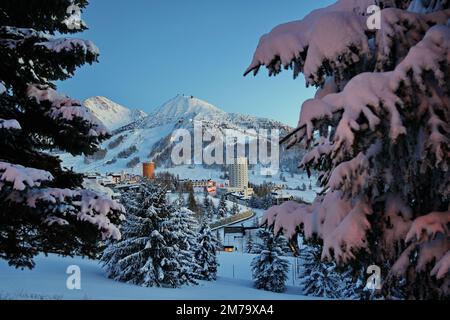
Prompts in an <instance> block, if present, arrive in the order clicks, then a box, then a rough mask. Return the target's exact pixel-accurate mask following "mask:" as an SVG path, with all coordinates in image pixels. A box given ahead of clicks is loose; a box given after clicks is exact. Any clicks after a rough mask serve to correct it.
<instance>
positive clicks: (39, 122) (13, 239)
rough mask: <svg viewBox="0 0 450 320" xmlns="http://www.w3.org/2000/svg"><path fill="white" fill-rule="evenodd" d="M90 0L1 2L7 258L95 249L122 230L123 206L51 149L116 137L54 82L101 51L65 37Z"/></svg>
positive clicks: (28, 261) (0, 171)
mask: <svg viewBox="0 0 450 320" xmlns="http://www.w3.org/2000/svg"><path fill="white" fill-rule="evenodd" d="M86 6H87V1H86V0H49V1H47V2H46V4H45V5H43V4H42V2H41V1H38V0H26V1H25V0H18V1H16V0H14V1H12V0H5V1H2V2H1V3H0V70H2V72H1V76H0V77H1V79H0V150H1V151H0V163H1V164H0V258H2V259H5V260H7V261H8V263H9V264H11V265H13V266H16V267H30V268H31V267H33V266H34V262H33V257H34V256H35V255H36V254H38V253H39V252H44V253H50V252H54V253H58V254H61V255H75V254H78V255H83V256H88V257H91V258H94V257H96V256H97V254H98V247H99V246H98V241H100V240H102V239H103V240H105V239H108V238H112V239H119V238H120V232H119V229H118V227H117V226H116V224H118V223H120V220H121V218H122V216H121V215H122V212H123V207H122V206H121V205H119V204H118V203H116V202H114V201H111V200H110V199H107V198H104V197H102V196H101V195H99V194H96V193H93V192H89V191H85V190H82V189H81V188H82V182H83V179H82V176H81V175H79V174H76V173H74V172H73V171H71V170H67V169H63V168H62V166H61V161H60V159H59V158H58V157H55V156H53V155H51V153H50V151H52V150H55V149H58V150H63V151H66V152H70V153H71V154H73V155H80V154H91V153H94V152H95V151H96V150H97V148H98V145H99V143H100V142H101V141H102V140H103V139H104V138H106V137H108V132H107V130H106V129H105V128H104V127H103V125H102V124H101V123H100V122H99V121H98V119H96V118H95V117H94V116H93V115H92V114H91V113H90V112H89V110H88V109H86V108H85V107H84V106H82V105H81V103H80V102H78V101H77V100H74V99H71V98H69V97H66V96H64V95H62V94H60V93H58V92H57V91H56V85H55V83H56V81H61V80H65V79H68V78H70V77H71V76H73V75H74V73H75V71H76V69H77V68H78V67H80V66H82V65H84V64H86V63H88V64H91V63H94V62H96V61H97V58H98V56H99V52H98V49H97V48H96V47H95V45H94V44H93V43H92V42H90V41H87V40H81V39H75V38H65V37H63V35H65V34H67V33H75V32H80V31H83V30H85V29H86V24H85V23H84V22H83V21H82V20H81V15H80V13H81V12H82V11H83V10H84V9H85V7H86ZM69 7H73V8H77V9H79V10H72V11H71V10H68V9H69Z"/></svg>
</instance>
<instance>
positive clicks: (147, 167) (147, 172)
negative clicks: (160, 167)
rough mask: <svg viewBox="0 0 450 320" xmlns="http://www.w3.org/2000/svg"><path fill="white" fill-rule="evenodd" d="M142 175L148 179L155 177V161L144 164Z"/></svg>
mask: <svg viewBox="0 0 450 320" xmlns="http://www.w3.org/2000/svg"><path fill="white" fill-rule="evenodd" d="M142 175H143V176H144V178H147V179H152V180H153V179H155V163H154V162H144V163H143V164H142Z"/></svg>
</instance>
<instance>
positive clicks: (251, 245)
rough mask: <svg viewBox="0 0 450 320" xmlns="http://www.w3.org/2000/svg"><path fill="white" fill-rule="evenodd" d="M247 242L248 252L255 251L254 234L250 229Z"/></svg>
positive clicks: (246, 248)
mask: <svg viewBox="0 0 450 320" xmlns="http://www.w3.org/2000/svg"><path fill="white" fill-rule="evenodd" d="M246 238H247V242H246V244H245V251H246V252H247V253H253V245H254V243H253V236H252V233H251V232H250V231H249V233H248V234H247V237H246Z"/></svg>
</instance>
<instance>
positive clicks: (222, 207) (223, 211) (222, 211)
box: [217, 196, 228, 219]
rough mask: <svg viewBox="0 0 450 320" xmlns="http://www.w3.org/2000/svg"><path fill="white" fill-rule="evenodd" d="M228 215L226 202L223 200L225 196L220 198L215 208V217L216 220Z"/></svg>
mask: <svg viewBox="0 0 450 320" xmlns="http://www.w3.org/2000/svg"><path fill="white" fill-rule="evenodd" d="M227 214H228V207H227V202H226V200H225V196H221V197H220V201H219V206H218V208H217V216H218V218H219V219H220V218H225V217H226V216H227Z"/></svg>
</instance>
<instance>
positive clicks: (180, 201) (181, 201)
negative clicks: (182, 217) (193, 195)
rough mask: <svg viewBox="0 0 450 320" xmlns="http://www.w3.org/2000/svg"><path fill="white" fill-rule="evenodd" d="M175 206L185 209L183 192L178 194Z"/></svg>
mask: <svg viewBox="0 0 450 320" xmlns="http://www.w3.org/2000/svg"><path fill="white" fill-rule="evenodd" d="M176 201H177V206H178V207H180V208H181V207H185V206H186V201H185V199H184V195H183V192H181V191H180V192H178V197H177V200H176Z"/></svg>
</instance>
